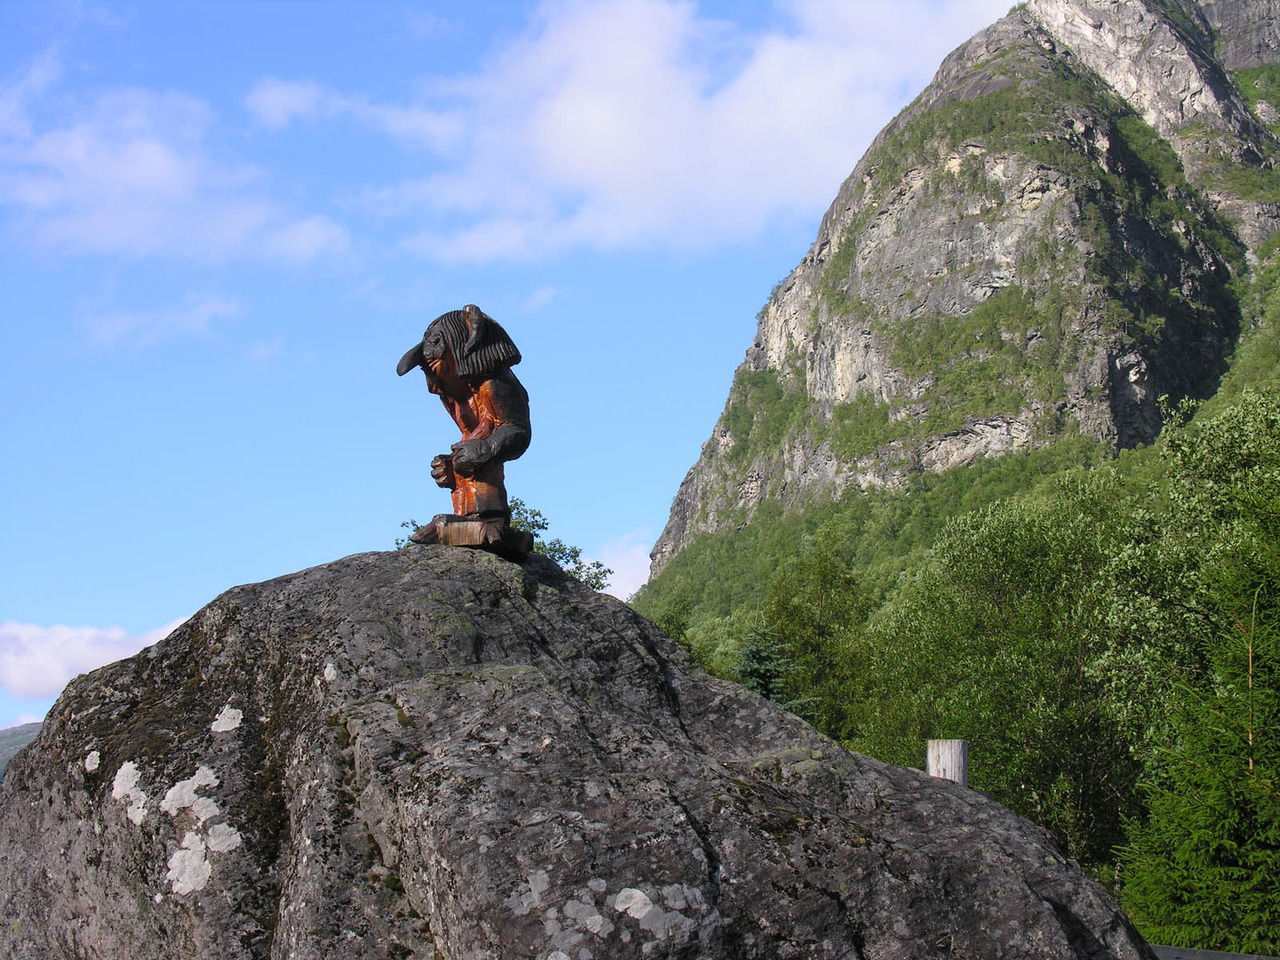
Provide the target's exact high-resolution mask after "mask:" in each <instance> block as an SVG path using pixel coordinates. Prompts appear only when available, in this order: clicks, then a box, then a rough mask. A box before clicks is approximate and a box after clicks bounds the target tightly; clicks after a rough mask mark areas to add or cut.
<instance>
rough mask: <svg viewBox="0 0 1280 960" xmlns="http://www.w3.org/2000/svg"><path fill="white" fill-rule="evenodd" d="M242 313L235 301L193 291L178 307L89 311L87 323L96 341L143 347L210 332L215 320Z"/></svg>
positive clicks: (91, 336)
mask: <svg viewBox="0 0 1280 960" xmlns="http://www.w3.org/2000/svg"><path fill="white" fill-rule="evenodd" d="M239 312H240V307H239V305H238V304H237V303H236V301H234V300H230V299H227V298H225V297H219V296H213V295H209V294H191V295H189V296H188V297H187V298H186V300H185V301H183V302H182V303H180V304H178V305H176V306H172V307H167V308H163V309H158V310H134V311H114V312H113V311H96V310H94V311H86V312H85V317H84V324H85V327H86V328H87V330H88V332H89V336H90V338H91V339H92V340H93V341H95V342H97V343H103V344H112V343H131V344H135V345H140V346H141V345H147V344H152V343H158V342H161V341H164V340H170V339H173V338H175V337H183V336H198V335H203V334H207V333H208V332H209V330H210V327H211V325H212V324H213V323H214V322H215V321H217V320H220V319H224V318H229V317H234V316H236V315H237V314H238V313H239Z"/></svg>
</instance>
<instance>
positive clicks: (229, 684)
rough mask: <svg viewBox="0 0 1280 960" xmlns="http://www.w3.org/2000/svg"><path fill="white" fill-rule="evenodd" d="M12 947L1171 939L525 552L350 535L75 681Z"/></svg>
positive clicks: (1066, 943) (1000, 824) (885, 947)
mask: <svg viewBox="0 0 1280 960" xmlns="http://www.w3.org/2000/svg"><path fill="white" fill-rule="evenodd" d="M0 913H2V915H3V917H4V924H3V926H2V927H0V943H2V946H0V954H3V955H4V956H5V957H10V958H15V960H36V958H39V960H61V958H66V960H71V958H82V957H95V958H106V957H129V958H131V960H132V958H137V960H146V958H157V960H158V958H164V960H172V958H183V957H186V958H193V960H194V958H207V957H219V958H228V960H233V958H251V957H252V958H267V957H270V958H281V960H282V958H297V960H303V958H307V960H311V958H316V957H342V958H379V960H381V958H406V957H415V958H423V960H463V958H467V960H471V958H493V960H513V958H521V957H529V958H539V960H591V958H601V960H603V958H610V960H618V958H628V957H670V958H689V960H693V958H706V960H711V958H770V960H772V958H779V957H796V958H801V957H803V958H837V957H839V958H860V957H876V958H893V957H921V956H926V955H928V956H933V955H934V954H935V953H946V954H948V955H951V954H954V955H957V956H980V957H997V956H1016V957H1021V958H1038V957H1043V958H1050V957H1053V958H1066V957H1092V958H1107V957H1114V958H1126V960H1128V958H1139V957H1146V958H1149V957H1150V956H1151V954H1150V952H1149V951H1148V949H1147V948H1146V947H1145V946H1144V945H1143V944H1142V943H1141V941H1140V940H1139V939H1138V937H1137V935H1136V934H1135V933H1134V932H1133V930H1132V928H1131V927H1130V926H1129V925H1128V923H1127V922H1126V921H1125V919H1124V918H1123V917H1122V916H1121V915H1120V914H1119V913H1118V912H1117V909H1116V907H1115V905H1114V904H1113V903H1112V902H1111V901H1110V900H1109V899H1108V897H1107V896H1106V895H1105V894H1104V893H1103V892H1102V891H1101V890H1100V889H1099V888H1097V887H1096V886H1094V885H1093V884H1091V883H1090V882H1088V881H1087V880H1086V879H1085V878H1084V877H1083V876H1082V875H1081V873H1080V871H1079V869H1078V868H1077V867H1076V866H1075V865H1074V864H1072V863H1070V862H1067V861H1065V860H1064V859H1063V857H1062V856H1061V855H1060V854H1059V853H1058V852H1057V851H1056V850H1055V849H1054V847H1053V846H1052V844H1051V842H1050V841H1049V840H1048V838H1047V837H1046V835H1045V834H1044V833H1043V832H1041V831H1040V830H1039V829H1037V828H1035V827H1032V826H1031V825H1029V824H1027V823H1026V822H1025V821H1022V820H1020V819H1018V818H1017V817H1015V816H1013V815H1012V814H1010V813H1009V812H1008V811H1006V810H1004V809H1003V808H1001V807H1000V806H998V805H997V804H995V803H994V802H992V801H990V800H988V799H986V798H985V797H983V796H982V795H980V794H977V793H974V792H972V791H969V790H966V789H963V788H961V787H958V786H956V785H954V784H950V783H947V782H945V781H938V780H932V779H930V778H927V777H925V776H923V775H921V774H920V773H919V772H917V771H913V770H906V769H900V768H892V767H887V766H884V765H882V764H880V763H877V762H875V761H873V760H869V759H867V758H864V757H859V756H855V755H852V754H849V753H847V752H845V751H843V750H841V749H840V748H839V747H838V746H837V745H836V744H834V743H833V742H831V741H829V740H827V739H825V738H823V737H821V736H819V735H818V734H816V733H815V732H814V731H813V730H812V729H811V728H809V727H808V726H806V725H805V724H803V723H802V722H801V721H799V720H797V719H796V718H795V717H793V716H791V715H789V714H787V713H785V712H784V711H782V710H781V709H779V708H777V707H776V706H774V705H772V704H770V703H768V702H767V701H764V700H762V699H760V698H758V697H756V696H754V695H752V694H750V693H747V692H745V691H743V690H741V689H739V688H737V687H734V686H732V685H730V684H727V683H724V682H721V681H717V680H714V679H711V678H709V677H707V676H706V675H705V674H703V673H701V672H700V671H699V670H698V669H697V668H696V667H695V666H694V665H693V664H692V663H691V662H690V660H689V659H688V657H687V656H686V655H685V654H684V653H683V652H682V650H681V649H680V648H679V647H678V646H677V645H676V644H674V643H673V642H671V641H670V640H668V639H667V638H666V637H664V636H662V635H661V634H660V633H659V632H658V631H657V630H656V629H655V628H654V627H653V625H652V624H650V623H648V622H647V621H645V620H644V619H642V618H640V617H639V616H637V615H636V614H635V613H634V612H632V611H631V610H630V609H628V608H627V607H625V606H624V605H622V604H620V603H618V602H617V601H614V600H612V599H611V598H608V597H605V596H602V595H599V594H595V593H593V592H592V591H590V590H588V589H586V588H585V587H583V586H582V585H581V584H579V583H577V582H576V581H572V580H569V579H567V578H566V577H565V576H564V575H563V574H562V573H561V572H560V571H559V570H558V568H556V567H555V566H554V565H552V564H550V563H549V562H547V561H545V560H542V559H540V558H533V559H531V560H530V561H529V563H528V564H526V565H525V566H524V567H520V566H517V565H514V564H510V563H507V562H505V561H502V560H499V559H497V558H495V557H492V556H489V555H485V554H481V553H473V552H467V551H464V550H457V549H450V548H445V547H425V548H419V549H415V550H411V551H405V552H399V553H384V554H364V555H360V556H354V557H349V558H347V559H345V560H342V561H339V562H337V563H332V564H329V565H327V566H323V567H317V568H315V569H312V570H306V571H303V572H302V573H299V574H296V575H293V576H289V577H283V578H281V579H278V580H273V581H270V582H267V583H262V584H255V585H251V586H244V587H239V588H236V589H234V590H231V591H229V592H228V593H226V594H224V595H223V596H221V597H219V598H218V599H217V600H215V601H214V602H213V603H211V604H210V605H209V606H207V607H206V608H204V609H203V610H201V611H200V612H199V613H197V614H196V615H195V616H194V617H192V619H191V620H190V621H188V623H187V624H186V625H184V626H183V627H181V628H179V629H178V630H177V631H175V632H174V634H172V635H171V636H170V637H169V638H167V639H166V640H164V641H162V642H160V643H159V644H157V645H156V646H155V647H153V648H151V649H149V650H147V651H144V652H143V653H141V654H139V655H138V656H136V657H133V658H131V659H129V660H125V661H122V662H120V663H117V664H113V665H111V666H108V667H104V668H103V669H101V670H98V671H95V672H94V673H92V674H90V675H88V676H85V677H80V678H78V679H77V680H76V681H74V682H73V683H72V684H71V685H70V686H69V687H68V689H67V690H66V692H65V693H64V694H63V696H62V697H61V698H60V699H59V701H58V703H57V704H56V706H55V707H54V709H53V710H52V711H51V713H50V715H49V718H48V720H47V721H46V723H45V726H44V730H43V731H42V733H41V734H40V736H39V737H38V739H37V740H36V741H35V742H34V743H33V744H31V745H30V746H29V747H27V748H26V749H25V750H23V751H22V752H21V753H19V754H18V755H17V756H16V757H15V758H14V759H13V760H12V761H11V762H10V764H9V767H8V769H7V770H6V772H5V775H4V781H3V794H2V796H0Z"/></svg>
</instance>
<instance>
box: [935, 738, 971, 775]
mask: <svg viewBox="0 0 1280 960" xmlns="http://www.w3.org/2000/svg"><path fill="white" fill-rule="evenodd" d="M926 772H927V773H928V774H929V776H931V777H939V778H940V779H942V780H954V781H955V782H956V783H958V784H960V786H962V787H967V786H968V785H969V743H968V741H967V740H930V741H929V758H928V766H927V767H926Z"/></svg>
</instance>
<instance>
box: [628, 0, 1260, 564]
mask: <svg viewBox="0 0 1280 960" xmlns="http://www.w3.org/2000/svg"><path fill="white" fill-rule="evenodd" d="M1276 13H1277V11H1276V9H1275V5H1274V3H1273V2H1272V0H1219V2H1216V3H1206V4H1204V5H1203V6H1199V5H1196V4H1195V3H1192V2H1190V0H1132V2H1125V3H1116V2H1113V0H1031V2H1029V3H1027V4H1024V5H1022V6H1020V7H1018V8H1015V10H1014V11H1012V12H1011V13H1010V14H1009V15H1008V16H1007V17H1005V18H1004V19H1003V20H1000V21H999V22H998V23H996V24H994V25H993V26H992V27H990V28H988V29H987V30H984V31H983V32H982V33H980V34H978V35H977V36H975V37H974V38H973V39H972V40H970V41H969V42H968V43H966V44H964V45H963V46H962V47H960V48H959V49H958V50H956V51H955V52H954V53H953V54H951V56H949V57H948V58H947V60H946V61H945V62H944V63H943V64H942V66H941V68H940V69H939V71H938V73H937V75H936V77H935V78H934V80H933V82H932V84H930V86H929V87H928V89H926V90H925V91H924V92H923V93H922V94H921V95H920V96H919V97H918V98H917V99H916V101H915V102H914V103H912V104H911V105H910V106H909V107H908V108H907V109H906V110H905V111H903V113H902V114H901V115H900V116H899V117H897V118H896V119H895V120H894V121H893V123H891V124H890V125H889V126H888V127H887V128H886V129H885V130H884V131H883V132H882V133H881V134H880V135H879V136H878V137H877V138H876V140H875V142H874V143H873V144H872V146H871V148H870V150H868V152H867V154H866V155H865V156H864V157H863V158H862V160H861V161H860V162H859V163H858V165H857V167H856V168H855V169H854V171H853V173H852V175H851V176H850V177H849V179H848V180H847V181H846V182H845V184H844V185H843V187H842V188H841V190H840V193H839V195H838V196H837V197H836V200H835V202H834V203H833V204H832V205H831V208H830V209H829V210H828V211H827V213H826V215H825V216H824V218H823V220H822V224H821V227H820V228H819V231H818V236H817V239H816V240H815V241H814V244H813V246H812V247H811V248H810V250H809V252H808V253H807V254H806V256H805V258H804V259H803V260H802V261H801V263H800V265H799V266H798V267H797V268H796V269H795V270H794V271H793V272H792V273H791V275H790V276H788V277H787V278H786V279H785V280H783V281H782V282H781V283H780V284H779V285H778V287H777V289H776V290H775V291H774V293H773V295H772V296H771V297H770V300H769V302H768V304H767V305H766V306H765V308H764V309H763V310H762V311H761V314H760V318H759V328H758V331H757V334H756V337H755V340H754V342H753V343H752V345H751V348H750V349H749V350H748V351H747V355H746V359H745V361H744V362H743V364H742V366H741V367H740V368H739V370H738V373H737V375H736V377H735V380H734V385H733V387H732V390H731V392H730V396H729V400H728V403H727V404H726V407H725V411H724V413H723V414H722V416H721V417H720V420H719V421H718V422H717V424H716V426H715V428H714V430H713V431H712V434H711V437H710V439H709V440H708V441H707V442H706V444H705V445H704V447H703V451H702V456H701V458H700V459H699V461H698V463H697V464H695V465H694V467H693V469H692V470H690V472H689V474H688V476H687V477H686V478H685V480H684V482H683V483H682V484H681V487H680V490H679V492H678V493H677V495H676V498H675V502H674V504H673V506H672V512H671V517H670V521H669V522H668V524H667V528H666V529H665V530H664V532H663V534H662V536H661V538H660V539H659V541H658V543H657V545H656V546H655V548H654V551H653V554H652V559H653V571H654V573H657V572H658V571H659V570H661V569H662V567H663V566H664V565H665V563H666V562H667V561H668V560H669V559H670V558H671V556H673V555H674V554H675V553H676V552H677V551H678V550H680V549H681V548H682V547H683V546H684V545H685V544H686V543H688V542H689V540H690V539H691V538H692V537H694V536H696V535H697V534H699V533H702V532H714V531H716V530H721V529H725V528H726V527H730V526H737V525H740V524H742V523H744V522H747V521H748V520H749V519H750V518H751V516H753V515H754V513H755V510H756V508H757V507H758V506H759V505H760V504H761V503H762V502H764V501H766V500H772V501H777V502H780V503H782V504H783V505H784V506H787V507H795V506H799V505H803V504H804V503H805V502H807V501H809V500H812V499H814V498H823V499H831V498H836V497H839V496H840V495H841V494H842V493H843V492H844V491H845V489H846V488H848V487H849V486H851V485H853V486H858V487H863V488H865V487H868V486H871V485H880V486H890V487H892V486H896V485H898V484H900V483H901V482H902V481H903V479H904V478H905V477H907V476H909V475H910V474H911V473H913V472H916V471H920V470H935V471H936V470H945V469H948V468H950V467H953V466H957V465H963V464H966V463H970V462H972V461H973V460H975V459H976V458H978V457H985V456H995V455H1000V454H1003V453H1006V452H1008V451H1011V450H1014V449H1018V448H1022V447H1026V446H1028V445H1037V444H1048V443H1053V442H1055V441H1056V440H1057V439H1059V438H1061V437H1063V436H1067V435H1072V434H1077V433H1079V434H1084V435H1087V436H1092V437H1096V438H1098V439H1100V440H1102V441H1104V442H1105V443H1106V444H1108V445H1110V446H1111V447H1112V448H1113V449H1114V448H1120V447H1126V446H1132V445H1134V444H1137V443H1142V442H1147V441H1150V440H1151V439H1153V438H1154V437H1155V436H1156V434H1157V433H1158V432H1159V429H1160V424H1161V419H1160V413H1159V406H1158V403H1157V400H1158V398H1159V397H1160V396H1161V395H1163V394H1168V395H1169V396H1170V397H1172V398H1175V399H1176V398H1178V397H1182V396H1187V395H1200V394H1203V393H1205V392H1207V391H1209V390H1211V389H1212V386H1213V384H1214V383H1215V381H1216V378H1217V376H1218V375H1219V373H1220V372H1221V366H1222V360H1223V356H1224V354H1225V352H1226V351H1227V350H1229V348H1230V346H1231V344H1232V343H1233V341H1234V338H1235V336H1236V335H1237V332H1238V330H1237V325H1238V317H1239V311H1238V309H1236V305H1235V302H1234V300H1233V297H1232V295H1231V292H1230V288H1229V287H1228V284H1229V282H1230V279H1231V277H1232V276H1233V274H1237V273H1240V272H1241V271H1243V270H1245V269H1247V262H1248V257H1249V255H1250V251H1251V248H1252V246H1253V245H1256V244H1257V243H1259V242H1261V241H1262V240H1264V239H1265V238H1267V237H1269V236H1270V235H1271V234H1272V233H1274V232H1275V229H1276V227H1277V225H1278V224H1280V205H1277V204H1276V203H1275V202H1273V200H1274V198H1280V173H1278V172H1276V171H1275V170H1273V169H1272V167H1273V165H1274V161H1275V160H1276V158H1277V157H1280V141H1277V139H1276V136H1275V133H1274V131H1273V130H1272V129H1271V128H1270V126H1268V123H1269V122H1271V121H1269V120H1268V117H1269V116H1270V113H1274V112H1275V110H1274V108H1273V107H1272V105H1271V104H1270V102H1269V101H1268V100H1267V99H1266V98H1265V97H1263V98H1257V97H1251V98H1246V97H1245V96H1244V95H1243V94H1242V87H1243V83H1242V78H1243V75H1242V74H1241V73H1240V71H1248V70H1251V69H1256V68H1259V67H1263V66H1265V65H1267V64H1274V63H1277V62H1280V53H1278V52H1277V51H1278V50H1280V44H1278V42H1277V26H1276V23H1277V18H1276ZM1238 81H1241V82H1238ZM1250 89H1252V88H1250ZM1250 100H1252V103H1250V102H1247V101H1250ZM1269 111H1270V113H1269ZM1272 119H1273V120H1274V119H1276V118H1272Z"/></svg>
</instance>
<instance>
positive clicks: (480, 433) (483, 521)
mask: <svg viewBox="0 0 1280 960" xmlns="http://www.w3.org/2000/svg"><path fill="white" fill-rule="evenodd" d="M519 362H520V351H519V350H518V349H516V345H515V344H514V343H512V342H511V338H510V337H509V336H508V335H507V332H506V331H505V330H503V329H502V327H501V326H499V325H498V322H497V321H496V320H494V319H493V318H492V317H490V316H488V315H487V314H486V313H485V312H484V311H482V310H481V309H480V308H479V307H477V306H476V305H475V304H468V305H467V306H465V307H463V308H462V309H461V310H451V311H449V312H448V313H443V314H441V315H440V316H439V317H437V318H436V319H435V320H434V321H432V323H431V326H429V327H427V331H426V333H424V334H423V335H422V342H421V343H419V344H416V345H415V346H414V347H413V348H412V349H411V350H409V352H408V353H406V354H405V355H404V356H403V357H401V358H400V363H399V365H398V366H397V367H396V373H397V374H399V375H400V376H404V375H405V374H406V373H408V372H409V371H410V370H412V369H413V368H414V367H421V368H422V372H423V373H424V374H426V377H427V389H428V390H430V391H431V392H432V393H434V394H438V395H439V397H440V399H441V401H442V402H443V403H444V408H445V409H446V410H448V411H449V416H451V417H453V422H454V423H456V424H457V425H458V429H459V430H461V431H462V439H461V440H460V441H458V442H457V443H455V444H454V445H453V449H452V452H451V453H442V454H440V455H439V456H437V457H436V458H435V459H433V460H432V461H431V476H432V479H434V480H435V482H436V483H437V484H439V485H440V486H442V487H445V488H447V489H449V490H452V491H453V513H452V514H438V515H437V516H436V517H435V518H434V519H433V520H432V521H431V522H430V523H429V524H427V525H426V526H422V527H419V528H418V529H417V530H415V531H414V533H413V535H412V536H411V537H409V539H410V540H412V541H413V542H414V543H443V544H450V545H453V546H465V547H481V548H483V549H486V550H492V551H494V552H495V553H498V554H501V555H502V556H505V557H508V558H510V559H515V560H523V559H524V558H525V557H526V556H528V555H529V552H530V551H531V550H532V549H533V537H532V535H531V534H529V533H526V532H524V531H520V530H515V529H513V528H512V527H511V509H510V507H509V506H508V505H507V489H506V486H505V484H504V482H503V466H502V465H503V464H504V463H506V461H508V460H514V459H516V458H517V457H519V456H520V455H521V454H522V453H524V452H525V450H527V449H528V447H529V439H530V437H531V436H532V433H531V431H530V428H529V394H528V393H526V392H525V389H524V386H523V385H522V384H521V383H520V381H519V380H517V379H516V375H515V374H514V373H512V372H511V368H512V367H513V366H514V365H515V364H517V363H519Z"/></svg>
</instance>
